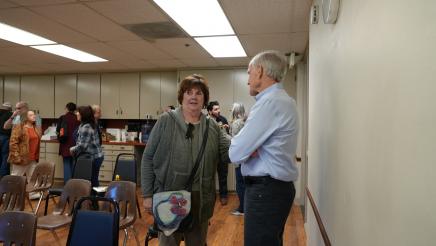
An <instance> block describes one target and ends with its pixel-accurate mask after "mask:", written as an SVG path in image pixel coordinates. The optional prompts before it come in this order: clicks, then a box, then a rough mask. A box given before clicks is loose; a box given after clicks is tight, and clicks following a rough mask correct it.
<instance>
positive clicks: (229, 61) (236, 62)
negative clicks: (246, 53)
mask: <svg viewBox="0 0 436 246" xmlns="http://www.w3.org/2000/svg"><path fill="white" fill-rule="evenodd" d="M250 59H251V58H250V57H235V58H215V60H216V61H217V63H218V64H219V65H221V66H226V67H247V66H248V63H249V62H250Z"/></svg>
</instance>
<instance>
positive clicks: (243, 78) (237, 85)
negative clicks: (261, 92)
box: [233, 69, 256, 114]
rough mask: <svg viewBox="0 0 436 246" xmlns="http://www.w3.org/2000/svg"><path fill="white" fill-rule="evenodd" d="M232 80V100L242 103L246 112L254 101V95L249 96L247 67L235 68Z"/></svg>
mask: <svg viewBox="0 0 436 246" xmlns="http://www.w3.org/2000/svg"><path fill="white" fill-rule="evenodd" d="M233 81H234V83H233V102H238V103H242V104H243V105H244V108H245V112H246V113H247V114H248V112H250V109H251V107H252V106H253V105H254V103H255V102H256V101H255V100H254V97H252V96H250V88H249V86H248V74H247V69H235V70H234V73H233Z"/></svg>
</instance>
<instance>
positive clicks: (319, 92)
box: [306, 0, 436, 246]
mask: <svg viewBox="0 0 436 246" xmlns="http://www.w3.org/2000/svg"><path fill="white" fill-rule="evenodd" d="M316 2H317V3H318V4H319V3H320V2H321V1H319V0H317V1H316ZM435 9H436V1H434V0H420V1H406V0H365V1H358V0H342V1H341V9H340V13H339V18H338V22H337V24H336V25H324V24H322V23H320V24H318V25H311V26H310V44H309V47H310V51H309V167H308V168H309V183H308V186H309V188H310V190H311V191H312V194H313V195H314V199H315V200H316V203H317V206H318V208H319V210H320V213H321V216H322V219H323V221H324V223H325V226H326V229H327V232H328V234H329V236H330V239H331V241H332V244H333V245H335V246H342V245H343V246H350V245H353V246H359V245H362V246H363V245H365V246H366V245H371V246H377V245H396V246H397V245H398V246H399V245H414V246H418V245H423V246H424V245H435V242H436V233H435V232H436V212H435V208H436V189H435V182H436V154H435V150H436V108H435V107H436V106H435V105H436V96H435V93H436V81H435V74H434V71H436V60H435V57H436V56H435V55H436V49H435V44H436V22H435V20H434V14H435ZM320 22H322V20H321V21H320ZM308 216H309V217H308V222H307V225H306V228H307V233H308V235H309V245H323V244H322V243H321V242H320V241H319V230H318V227H317V226H316V221H315V220H314V218H313V213H312V212H311V209H310V208H309V213H308Z"/></svg>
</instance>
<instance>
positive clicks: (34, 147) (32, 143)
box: [27, 127, 39, 161]
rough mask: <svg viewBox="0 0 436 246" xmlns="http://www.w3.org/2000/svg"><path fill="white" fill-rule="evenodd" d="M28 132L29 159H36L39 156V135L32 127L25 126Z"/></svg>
mask: <svg viewBox="0 0 436 246" xmlns="http://www.w3.org/2000/svg"><path fill="white" fill-rule="evenodd" d="M27 133H28V134H29V160H31V161H38V158H39V136H38V134H37V133H36V129H35V128H34V127H31V128H27Z"/></svg>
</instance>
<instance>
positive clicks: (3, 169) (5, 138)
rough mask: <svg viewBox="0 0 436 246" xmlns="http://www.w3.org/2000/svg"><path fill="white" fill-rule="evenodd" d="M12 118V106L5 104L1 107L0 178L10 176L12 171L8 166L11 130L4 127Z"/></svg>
mask: <svg viewBox="0 0 436 246" xmlns="http://www.w3.org/2000/svg"><path fill="white" fill-rule="evenodd" d="M11 117H12V105H11V103H9V102H5V103H3V104H2V105H1V106H0V126H1V127H0V178H1V177H3V176H5V175H9V174H10V169H9V164H8V155H9V138H10V137H11V129H9V130H5V129H4V128H3V125H4V124H5V122H6V121H7V120H9V119H10V118H11Z"/></svg>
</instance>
